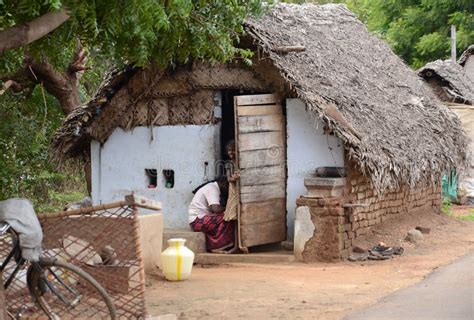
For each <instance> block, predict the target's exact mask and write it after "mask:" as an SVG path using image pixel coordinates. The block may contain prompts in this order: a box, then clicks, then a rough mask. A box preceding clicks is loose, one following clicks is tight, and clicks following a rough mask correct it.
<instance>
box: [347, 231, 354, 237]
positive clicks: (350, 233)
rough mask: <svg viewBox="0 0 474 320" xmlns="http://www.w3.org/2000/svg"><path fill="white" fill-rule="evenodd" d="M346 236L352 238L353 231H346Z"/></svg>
mask: <svg viewBox="0 0 474 320" xmlns="http://www.w3.org/2000/svg"><path fill="white" fill-rule="evenodd" d="M347 237H348V238H349V239H354V232H353V231H348V232H347Z"/></svg>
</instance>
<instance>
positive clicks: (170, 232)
mask: <svg viewBox="0 0 474 320" xmlns="http://www.w3.org/2000/svg"><path fill="white" fill-rule="evenodd" d="M172 238H183V239H186V243H185V246H186V247H188V248H189V249H190V250H191V251H192V252H194V254H195V255H196V256H197V255H198V254H200V253H206V252H207V251H206V238H205V236H204V233H202V232H194V231H192V230H189V229H165V230H163V249H166V248H167V247H168V242H167V241H168V240H169V239H172Z"/></svg>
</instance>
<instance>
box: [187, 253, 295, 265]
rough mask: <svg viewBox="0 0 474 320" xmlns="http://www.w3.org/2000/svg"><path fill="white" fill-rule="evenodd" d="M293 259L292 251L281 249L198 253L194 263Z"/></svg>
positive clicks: (261, 262) (287, 260)
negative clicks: (245, 252) (279, 250)
mask: <svg viewBox="0 0 474 320" xmlns="http://www.w3.org/2000/svg"><path fill="white" fill-rule="evenodd" d="M294 261H295V257H294V255H293V252H291V251H281V252H270V253H266V252H265V253H263V252H259V253H249V254H216V253H200V254H199V255H198V259H197V261H196V263H198V264H205V265H209V264H227V263H255V264H279V263H291V262H294Z"/></svg>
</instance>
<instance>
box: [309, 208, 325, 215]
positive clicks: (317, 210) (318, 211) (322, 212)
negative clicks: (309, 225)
mask: <svg viewBox="0 0 474 320" xmlns="http://www.w3.org/2000/svg"><path fill="white" fill-rule="evenodd" d="M309 211H310V212H311V214H312V215H313V216H319V217H325V216H328V215H329V210H328V209H327V208H323V207H310V208H309Z"/></svg>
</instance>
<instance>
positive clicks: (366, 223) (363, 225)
mask: <svg viewBox="0 0 474 320" xmlns="http://www.w3.org/2000/svg"><path fill="white" fill-rule="evenodd" d="M368 225H369V221H368V220H362V221H361V222H360V223H359V226H360V227H361V228H364V227H367V226H368Z"/></svg>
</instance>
